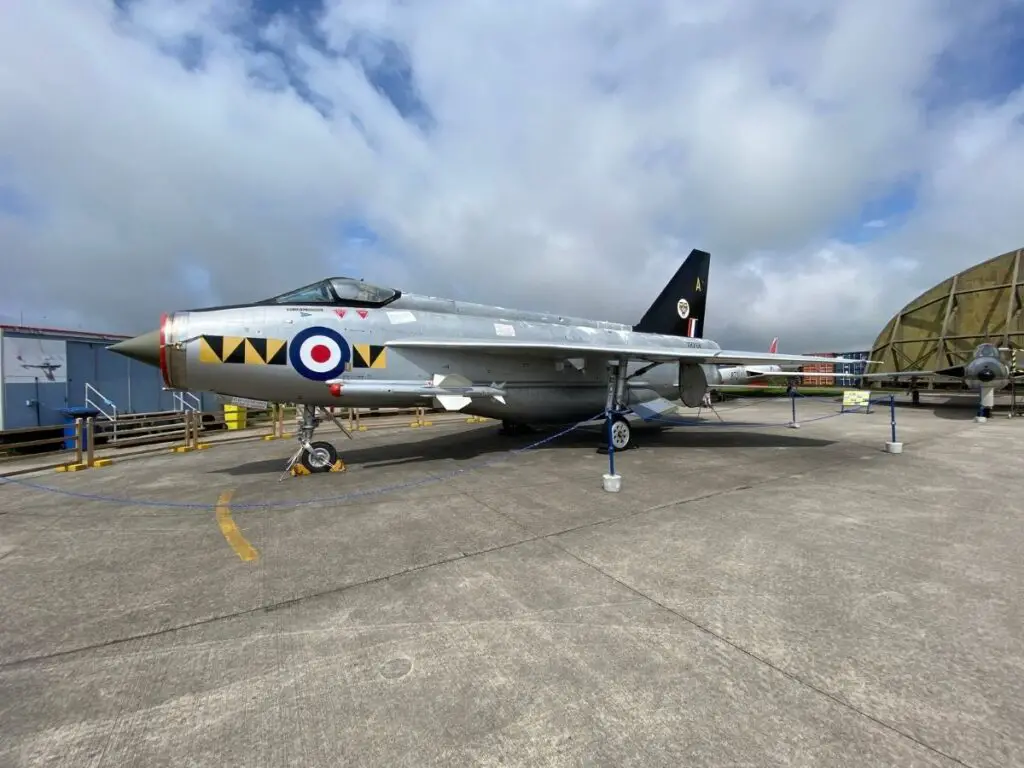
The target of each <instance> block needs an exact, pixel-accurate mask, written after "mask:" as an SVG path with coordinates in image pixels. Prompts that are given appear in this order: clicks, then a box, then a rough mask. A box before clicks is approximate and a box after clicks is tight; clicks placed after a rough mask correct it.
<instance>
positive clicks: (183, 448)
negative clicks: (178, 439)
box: [171, 445, 192, 453]
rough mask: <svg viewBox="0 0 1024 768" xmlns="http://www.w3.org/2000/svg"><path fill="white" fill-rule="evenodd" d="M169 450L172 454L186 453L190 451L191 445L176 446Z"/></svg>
mask: <svg viewBox="0 0 1024 768" xmlns="http://www.w3.org/2000/svg"><path fill="white" fill-rule="evenodd" d="M171 450H172V451H173V452H174V453H188V452H189V451H191V450H192V446H191V445H176V446H174V447H173V448H171Z"/></svg>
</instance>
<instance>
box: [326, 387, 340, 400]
mask: <svg viewBox="0 0 1024 768" xmlns="http://www.w3.org/2000/svg"><path fill="white" fill-rule="evenodd" d="M328 389H329V390H330V392H331V397H341V384H331V385H330V386H329V387H328Z"/></svg>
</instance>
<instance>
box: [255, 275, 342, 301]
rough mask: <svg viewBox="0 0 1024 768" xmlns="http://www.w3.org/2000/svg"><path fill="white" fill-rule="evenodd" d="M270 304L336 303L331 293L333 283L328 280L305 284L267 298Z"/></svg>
mask: <svg viewBox="0 0 1024 768" xmlns="http://www.w3.org/2000/svg"><path fill="white" fill-rule="evenodd" d="M267 303H268V304H334V303H336V302H335V299H334V296H333V295H332V293H331V285H330V283H328V282H327V281H326V280H321V281H320V282H319V283H313V284H312V285H304V286H302V287H301V288H296V289H295V290H294V291H289V292H288V293H282V294H281V295H280V296H275V297H274V298H272V299H267Z"/></svg>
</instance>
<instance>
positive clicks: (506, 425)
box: [498, 419, 535, 437]
mask: <svg viewBox="0 0 1024 768" xmlns="http://www.w3.org/2000/svg"><path fill="white" fill-rule="evenodd" d="M534 431H535V430H534V429H533V427H531V426H530V425H529V424H523V423H522V422H519V421H509V420H508V419H502V420H501V429H499V430H498V434H499V435H505V436H506V437H515V436H516V435H530V434H533V432H534Z"/></svg>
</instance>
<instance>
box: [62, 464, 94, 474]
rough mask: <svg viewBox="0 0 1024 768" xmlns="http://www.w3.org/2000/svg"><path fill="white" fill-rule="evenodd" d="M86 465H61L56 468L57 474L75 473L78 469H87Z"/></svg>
mask: <svg viewBox="0 0 1024 768" xmlns="http://www.w3.org/2000/svg"><path fill="white" fill-rule="evenodd" d="M88 468H89V465H88V464H61V465H60V466H59V467H57V468H56V469H57V471H58V472H77V471H78V470H80V469H88Z"/></svg>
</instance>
